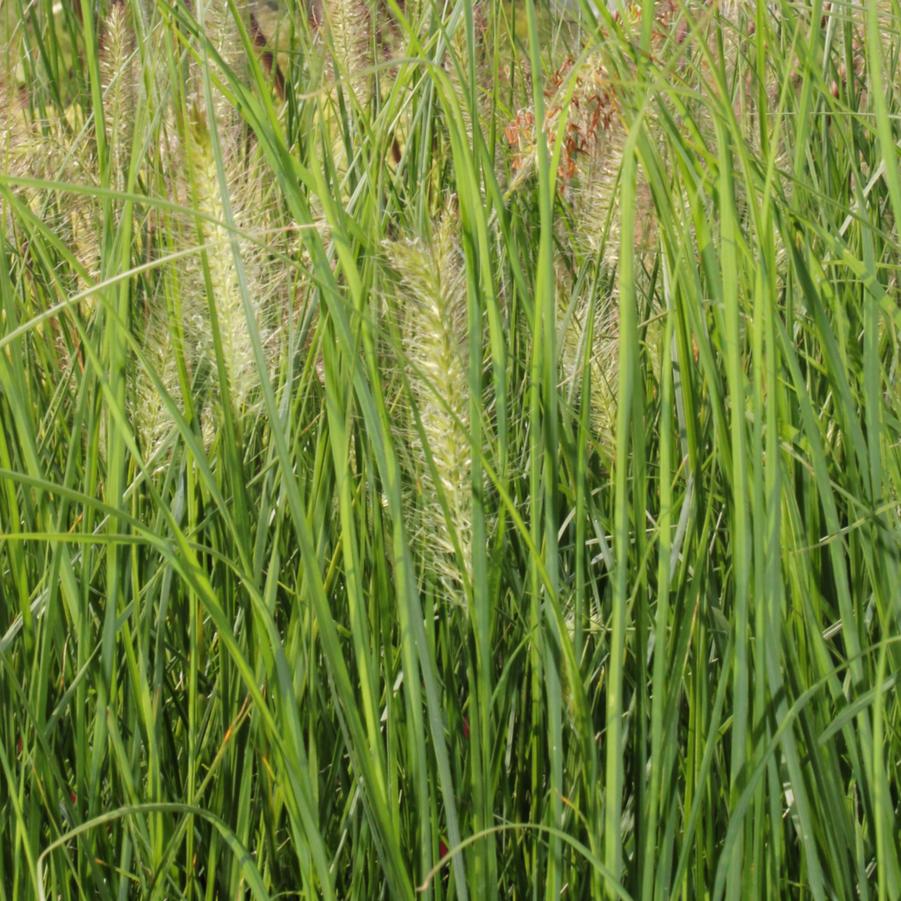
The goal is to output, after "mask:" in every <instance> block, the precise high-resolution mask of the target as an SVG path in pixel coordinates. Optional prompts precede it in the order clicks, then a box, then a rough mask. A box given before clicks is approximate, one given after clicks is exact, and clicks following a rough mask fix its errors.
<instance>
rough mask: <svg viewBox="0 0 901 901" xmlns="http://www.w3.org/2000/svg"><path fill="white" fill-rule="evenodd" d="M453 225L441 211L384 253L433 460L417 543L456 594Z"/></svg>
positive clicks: (463, 559) (460, 440) (459, 332)
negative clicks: (421, 236) (433, 223)
mask: <svg viewBox="0 0 901 901" xmlns="http://www.w3.org/2000/svg"><path fill="white" fill-rule="evenodd" d="M457 227H458V226H457V217H456V215H454V214H452V213H451V212H446V213H445V214H444V216H443V217H442V219H441V221H440V223H439V225H438V228H437V229H436V231H435V233H434V235H433V237H432V241H431V243H426V242H425V241H422V240H415V241H409V242H402V243H401V242H398V243H392V244H390V245H389V246H388V258H389V260H390V262H391V265H392V267H393V268H394V269H395V270H396V271H397V272H398V274H399V275H400V277H401V285H402V288H403V303H404V307H403V317H404V337H405V340H406V352H407V357H408V359H409V362H410V381H411V388H412V391H413V394H414V398H415V401H416V404H417V408H418V412H419V416H420V420H421V422H422V429H423V433H424V436H425V440H426V443H427V445H428V450H429V453H430V455H431V460H432V466H431V467H429V466H428V465H427V462H426V457H425V454H424V453H423V454H422V455H421V464H422V471H421V474H420V478H421V479H422V482H423V485H424V488H425V492H426V495H427V497H428V498H429V500H428V502H427V505H426V508H427V510H428V517H427V522H426V523H424V524H423V525H424V531H423V540H424V541H425V542H428V543H429V547H428V549H427V550H428V554H427V556H430V557H432V558H433V559H438V560H440V561H441V564H440V565H441V568H442V572H441V575H442V576H443V578H444V579H445V581H446V582H447V584H448V587H449V588H452V590H453V591H454V592H455V593H456V594H457V595H458V596H459V589H460V587H461V585H462V584H464V583H465V582H466V581H468V578H469V576H470V567H471V547H472V519H471V503H472V490H471V479H472V457H471V440H470V419H469V401H470V392H469V383H468V379H467V353H466V340H467V318H466V317H467V311H466V287H465V282H464V269H463V259H462V252H461V249H460V246H459V242H458V239H457V236H456V229H457ZM442 499H443V502H444V505H445V506H446V513H445V509H444V506H443V505H442ZM457 550H459V552H460V555H461V556H460V557H458V556H457V553H456V552H457Z"/></svg>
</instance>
